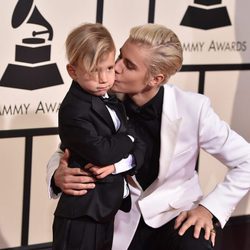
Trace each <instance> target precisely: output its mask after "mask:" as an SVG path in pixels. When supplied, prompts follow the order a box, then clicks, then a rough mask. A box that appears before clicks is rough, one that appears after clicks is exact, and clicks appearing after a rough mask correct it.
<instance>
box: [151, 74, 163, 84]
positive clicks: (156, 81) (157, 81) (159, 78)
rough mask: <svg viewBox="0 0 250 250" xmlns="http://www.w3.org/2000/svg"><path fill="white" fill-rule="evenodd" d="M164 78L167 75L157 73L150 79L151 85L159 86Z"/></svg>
mask: <svg viewBox="0 0 250 250" xmlns="http://www.w3.org/2000/svg"><path fill="white" fill-rule="evenodd" d="M164 79H165V77H164V75H163V74H157V75H155V76H153V77H152V78H151V79H150V81H149V85H150V86H151V87H154V86H159V85H160V84H161V83H162V82H163V81H164Z"/></svg>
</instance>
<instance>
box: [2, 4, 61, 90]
mask: <svg viewBox="0 0 250 250" xmlns="http://www.w3.org/2000/svg"><path fill="white" fill-rule="evenodd" d="M11 23H12V27H13V28H14V29H16V28H18V27H19V26H20V25H23V24H26V23H29V24H34V29H35V30H34V31H33V32H32V34H31V37H27V38H23V39H22V43H21V44H20V45H16V48H15V62H16V63H15V64H8V65H7V68H6V70H5V72H4V74H3V76H2V79H1V82H0V85H1V86H4V87H11V88H17V89H27V90H34V89H40V88H45V87H50V86H55V85H58V84H63V80H62V77H61V75H60V72H59V70H58V67H57V65H56V63H50V52H51V45H50V44H48V43H49V42H48V41H52V39H53V29H52V27H51V25H50V24H49V23H48V21H47V20H46V19H45V18H44V17H43V16H42V15H41V13H40V12H39V10H38V9H37V7H36V6H34V5H33V0H19V1H18V2H17V4H16V7H15V9H14V12H13V15H12V21H11ZM39 26H41V27H42V28H43V29H42V30H40V29H41V27H39ZM38 29H39V30H38ZM39 36H40V37H39ZM44 36H45V38H43V37H44ZM22 63H25V66H24V65H23V64H22ZM38 64H39V65H38ZM27 65H28V66H27Z"/></svg>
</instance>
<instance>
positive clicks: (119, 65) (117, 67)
mask: <svg viewBox="0 0 250 250" xmlns="http://www.w3.org/2000/svg"><path fill="white" fill-rule="evenodd" d="M122 69H123V61H122V60H121V59H120V60H117V61H116V62H115V73H116V74H120V73H121V72H122Z"/></svg>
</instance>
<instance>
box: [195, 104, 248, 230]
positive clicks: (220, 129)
mask: <svg viewBox="0 0 250 250" xmlns="http://www.w3.org/2000/svg"><path fill="white" fill-rule="evenodd" d="M199 138H200V140H199V143H200V146H201V147H202V148H203V149H204V150H205V151H206V152H208V153H209V154H211V155H213V156H214V157H215V158H217V159H218V160H219V161H221V162H222V163H223V164H224V165H226V166H227V167H228V172H227V174H226V176H225V178H224V180H223V181H222V182H221V183H219V184H218V185H217V186H216V187H215V189H214V190H213V191H212V192H211V193H210V194H208V195H207V196H206V197H205V198H204V199H203V200H202V201H201V202H200V204H201V205H203V206H204V207H206V208H207V209H208V210H209V211H210V212H211V213H212V214H213V215H214V216H215V217H216V218H217V219H218V220H219V222H220V224H221V226H222V227H224V225H225V223H226V222H227V220H228V219H229V217H230V216H231V214H232V212H233V210H234V209H235V207H236V205H237V204H238V202H239V201H240V200H241V199H242V198H243V196H244V195H246V194H247V193H248V192H249V190H250V145H249V143H248V142H247V141H246V140H245V139H243V138H242V137H241V136H240V135H239V134H237V133H236V132H235V131H233V130H232V129H231V128H230V127H229V125H228V124H227V123H225V122H224V121H222V120H220V118H219V117H218V116H217V114H215V112H214V111H213V109H212V108H211V106H210V101H209V100H208V99H206V101H205V102H204V105H203V107H202V111H201V116H200V129H199Z"/></svg>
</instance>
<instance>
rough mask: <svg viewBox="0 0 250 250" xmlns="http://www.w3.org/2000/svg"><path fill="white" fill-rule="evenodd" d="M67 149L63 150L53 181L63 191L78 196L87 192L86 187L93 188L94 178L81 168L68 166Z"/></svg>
mask: <svg viewBox="0 0 250 250" xmlns="http://www.w3.org/2000/svg"><path fill="white" fill-rule="evenodd" d="M68 160H69V150H67V149H66V150H65V152H64V154H63V156H62V158H61V160H60V163H59V167H58V168H57V170H56V171H55V173H54V181H55V184H56V186H57V187H59V188H60V189H61V190H62V191H63V192H64V193H66V194H69V195H75V196H80V195H84V194H86V193H87V190H88V189H93V188H95V184H94V182H95V178H93V177H91V176H90V174H89V173H87V172H85V171H84V170H83V169H81V168H69V167H68Z"/></svg>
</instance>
